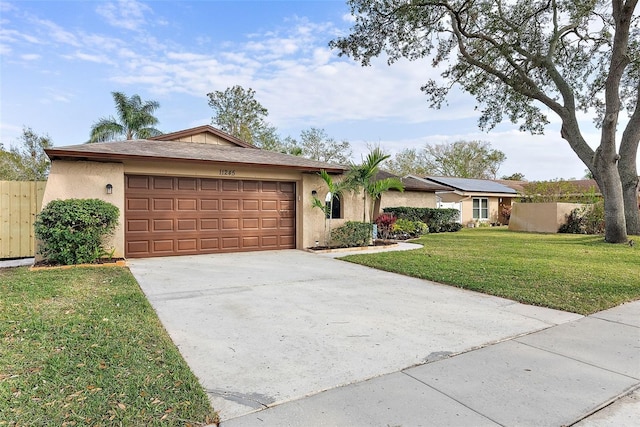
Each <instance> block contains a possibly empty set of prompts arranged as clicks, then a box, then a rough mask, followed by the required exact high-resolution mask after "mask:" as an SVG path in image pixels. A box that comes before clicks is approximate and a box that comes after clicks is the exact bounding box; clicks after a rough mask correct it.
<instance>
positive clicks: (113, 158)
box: [45, 148, 347, 174]
mask: <svg viewBox="0 0 640 427" xmlns="http://www.w3.org/2000/svg"><path fill="white" fill-rule="evenodd" d="M45 153H47V156H49V159H50V160H51V161H53V160H87V161H101V162H113V163H122V162H123V161H125V160H140V159H144V160H153V161H172V162H185V163H198V164H206V163H209V164H212V163H213V164H217V163H224V164H225V165H234V166H239V167H240V166H263V167H270V168H278V169H292V170H299V171H303V172H318V171H320V170H325V171H327V173H334V174H341V173H344V172H345V171H346V170H347V169H346V168H341V167H339V166H336V167H335V168H326V167H322V168H320V167H312V166H303V165H281V164H273V163H259V162H230V161H224V160H207V159H186V158H182V157H166V156H155V155H154V156H144V155H131V154H118V153H113V154H112V153H109V154H105V153H91V152H84V151H68V150H56V149H55V148H47V149H45Z"/></svg>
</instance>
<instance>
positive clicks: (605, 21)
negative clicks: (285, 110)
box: [330, 0, 640, 242]
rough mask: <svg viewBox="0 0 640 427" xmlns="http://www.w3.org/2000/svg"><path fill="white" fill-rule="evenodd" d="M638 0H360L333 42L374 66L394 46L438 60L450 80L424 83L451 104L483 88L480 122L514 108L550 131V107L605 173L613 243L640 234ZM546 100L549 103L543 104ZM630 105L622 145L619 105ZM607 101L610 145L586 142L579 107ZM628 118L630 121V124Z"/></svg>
mask: <svg viewBox="0 0 640 427" xmlns="http://www.w3.org/2000/svg"><path fill="white" fill-rule="evenodd" d="M637 3H638V0H611V1H605V0H589V1H584V0H513V1H504V0H498V1H496V0H474V1H468V0H421V1H406V0H349V4H350V5H351V12H352V14H353V15H354V16H355V24H354V26H353V28H352V30H351V34H349V35H347V36H346V37H340V38H337V39H335V40H333V41H332V42H331V43H330V46H332V47H334V48H337V49H338V50H339V51H340V53H341V54H344V55H349V56H351V57H353V58H354V59H356V60H358V61H360V62H361V63H362V65H369V64H370V61H371V58H373V57H376V56H379V55H381V54H386V55H387V58H388V62H389V63H390V64H391V63H393V62H395V61H397V60H399V59H400V58H408V59H409V60H417V59H421V58H427V57H428V58H430V59H431V60H432V63H433V65H434V66H436V67H442V69H443V71H442V73H441V77H442V78H441V79H438V80H435V79H432V80H429V81H427V83H426V84H425V85H424V86H423V88H422V89H423V91H424V92H425V93H426V94H427V95H428V97H429V99H430V101H431V105H432V106H433V107H436V108H439V107H441V106H442V104H443V102H444V101H445V99H446V97H447V95H448V93H449V91H450V90H451V88H452V87H453V86H454V85H457V86H459V87H460V88H462V90H464V91H466V92H468V93H470V94H471V95H473V96H474V97H475V98H476V100H477V102H478V105H479V109H480V111H481V116H480V121H479V125H480V126H481V127H482V128H488V129H491V128H493V127H494V126H495V125H496V124H497V123H499V122H501V121H502V119H503V117H504V116H506V117H507V118H509V119H510V120H511V121H512V122H513V123H520V129H521V130H523V131H529V132H532V133H542V132H543V130H544V128H545V126H546V125H547V124H548V123H549V119H548V118H547V114H546V112H547V111H551V112H553V113H554V114H556V115H557V116H558V117H559V118H560V120H561V122H562V128H561V136H562V137H563V138H564V139H565V140H566V141H567V142H568V143H569V145H570V146H571V148H572V149H573V151H574V152H575V153H576V154H577V156H578V157H579V158H580V159H581V160H582V162H583V163H584V164H585V165H586V166H587V167H588V168H589V170H590V171H591V172H592V173H593V175H594V178H595V179H596V181H598V185H599V186H600V189H601V190H602V193H603V195H604V197H605V212H606V219H607V224H606V227H607V229H606V232H605V240H606V241H608V242H626V240H627V224H628V225H629V232H631V233H635V234H638V233H640V214H639V213H638V207H637V198H636V197H637V196H636V188H637V185H638V173H637V170H636V156H637V152H638V144H639V142H640V105H639V104H640V89H639V86H640V41H639V37H640V28H639V18H638V16H637V15H636V14H635V9H636V6H637ZM543 108H544V109H543ZM625 108H626V109H627V111H628V112H629V114H630V118H629V121H628V123H627V124H626V126H624V128H623V130H622V135H621V137H620V141H619V146H620V148H619V150H618V151H617V148H616V137H617V127H618V126H619V120H618V119H619V115H620V113H621V111H623V110H624V109H625ZM594 110H595V111H596V112H597V114H596V120H597V122H598V124H599V125H600V126H601V128H602V132H601V140H600V144H599V146H598V147H597V148H596V149H595V150H594V149H592V148H591V147H590V146H589V144H588V143H587V142H586V140H585V138H584V136H583V134H582V132H581V130H580V126H579V122H578V112H580V111H585V112H588V111H594ZM621 127H622V126H621Z"/></svg>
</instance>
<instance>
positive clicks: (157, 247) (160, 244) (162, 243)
mask: <svg viewBox="0 0 640 427" xmlns="http://www.w3.org/2000/svg"><path fill="white" fill-rule="evenodd" d="M152 243H153V251H154V252H155V253H171V252H173V251H174V250H173V240H169V239H166V240H153V242H152Z"/></svg>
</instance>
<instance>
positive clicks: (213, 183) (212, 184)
mask: <svg viewBox="0 0 640 427" xmlns="http://www.w3.org/2000/svg"><path fill="white" fill-rule="evenodd" d="M219 184H220V181H219V180H217V179H202V180H201V181H200V188H201V189H202V191H216V192H217V191H220V187H219Z"/></svg>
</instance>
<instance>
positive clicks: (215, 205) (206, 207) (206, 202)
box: [200, 199, 220, 211]
mask: <svg viewBox="0 0 640 427" xmlns="http://www.w3.org/2000/svg"><path fill="white" fill-rule="evenodd" d="M219 206H220V201H219V200H217V199H215V200H212V199H202V200H200V210H202V211H217V210H219Z"/></svg>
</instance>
